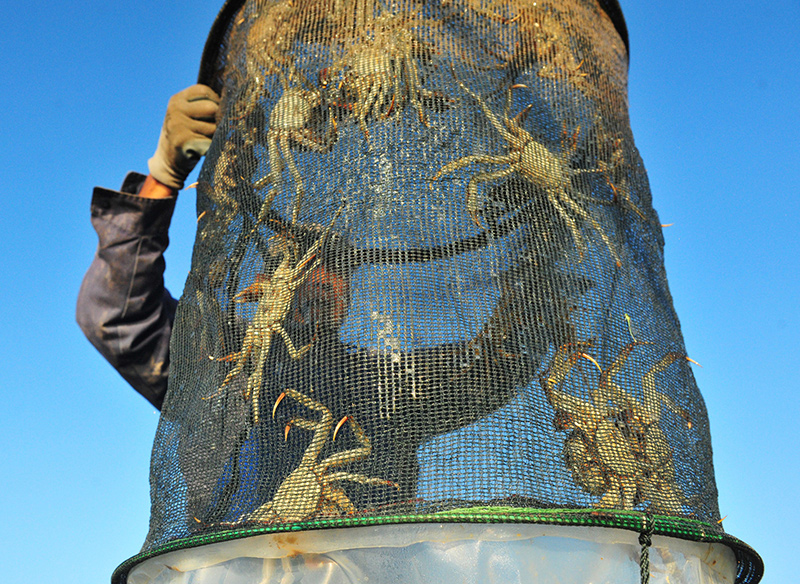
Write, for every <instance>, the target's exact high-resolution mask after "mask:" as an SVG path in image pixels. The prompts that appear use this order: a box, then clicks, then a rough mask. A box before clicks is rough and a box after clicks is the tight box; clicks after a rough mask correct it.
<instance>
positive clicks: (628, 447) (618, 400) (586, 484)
mask: <svg viewBox="0 0 800 584" xmlns="http://www.w3.org/2000/svg"><path fill="white" fill-rule="evenodd" d="M643 344H648V343H641V342H632V343H629V344H628V345H626V346H625V347H624V348H623V349H622V351H620V353H619V355H618V356H617V358H616V359H615V361H614V363H613V364H612V365H611V367H609V368H608V369H607V370H602V369H601V368H600V379H599V383H598V384H597V387H596V388H592V389H590V392H589V393H590V400H583V399H580V398H578V397H576V396H574V395H571V394H569V393H566V392H564V391H562V390H561V389H559V386H560V385H561V384H562V383H563V382H564V381H565V380H566V378H567V377H568V375H569V374H570V372H571V370H572V368H573V367H574V366H575V365H576V363H577V361H578V360H579V359H587V360H590V361H592V362H593V363H594V364H595V365H597V362H596V361H595V360H594V358H593V357H591V356H590V355H588V354H587V353H586V352H585V350H586V349H588V348H589V347H590V344H589V343H573V344H569V345H564V346H562V347H561V348H560V349H559V350H558V352H557V353H556V356H555V358H554V359H553V362H552V364H551V366H550V369H549V372H548V374H547V375H546V376H545V377H544V378H543V379H542V387H543V389H544V391H545V396H546V397H547V399H548V401H549V402H550V404H551V405H552V406H553V408H554V410H555V412H556V416H555V420H554V422H555V427H556V429H557V430H561V431H566V432H567V437H566V439H565V441H564V447H563V450H562V454H563V457H564V461H565V463H566V465H567V468H568V469H569V470H570V472H571V473H572V476H573V479H574V480H575V483H576V484H577V485H578V486H579V487H580V488H581V489H583V490H584V491H586V492H587V493H589V494H591V495H594V496H597V497H600V499H599V500H598V501H597V506H598V507H600V508H618V509H628V510H630V509H633V508H634V507H635V506H636V505H638V504H640V503H642V502H645V501H647V502H649V506H650V509H651V511H653V512H660V513H667V514H671V515H681V514H682V512H683V511H682V510H683V506H684V505H685V497H684V496H683V494H682V493H681V492H680V489H679V487H678V485H677V483H676V479H675V465H674V461H673V454H672V449H671V448H670V445H669V442H668V440H667V438H666V436H665V435H664V432H663V431H662V430H661V428H660V427H659V425H658V421H659V420H660V417H661V406H662V405H663V406H666V407H667V409H669V410H671V411H673V412H674V413H675V414H677V415H679V416H680V417H681V418H683V419H684V420H685V421H686V422H687V424H688V426H689V428H691V422H690V421H689V416H688V413H687V412H686V411H685V410H683V409H682V408H680V407H678V406H677V404H675V402H674V401H673V400H672V399H671V398H669V397H668V396H666V395H665V394H663V393H662V392H660V391H658V390H657V389H656V387H655V378H656V375H657V374H658V373H660V372H662V371H664V370H666V369H667V368H668V367H669V366H670V365H671V364H672V363H674V362H676V361H677V360H678V359H679V358H681V357H684V356H682V355H680V354H678V353H667V354H666V355H665V356H664V357H663V358H662V359H661V360H659V361H658V363H656V364H655V365H654V366H653V367H651V368H650V370H649V371H648V372H647V373H646V374H645V375H644V376H643V378H642V386H643V395H644V401H643V402H640V401H639V400H638V399H636V398H635V397H634V396H633V395H631V394H630V393H629V392H627V391H625V390H624V389H623V388H621V387H620V386H619V385H617V384H616V383H614V377H616V375H617V374H618V373H619V372H620V371H621V370H622V368H623V366H624V365H625V362H626V360H627V359H628V357H629V356H630V354H631V352H632V351H633V350H634V349H635V348H636V346H638V345H643ZM684 358H685V357H684ZM597 366H598V368H599V365H597Z"/></svg>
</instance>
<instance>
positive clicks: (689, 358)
mask: <svg viewBox="0 0 800 584" xmlns="http://www.w3.org/2000/svg"><path fill="white" fill-rule="evenodd" d="M686 360H687V361H689V363H694V364H695V365H697V366H698V367H702V365H700V363H698V362H697V361H695V360H694V359H692V358H691V357H686Z"/></svg>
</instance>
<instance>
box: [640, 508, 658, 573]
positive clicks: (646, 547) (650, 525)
mask: <svg viewBox="0 0 800 584" xmlns="http://www.w3.org/2000/svg"><path fill="white" fill-rule="evenodd" d="M654 528H655V521H654V520H653V518H652V517H651V516H650V515H645V517H644V524H643V525H642V532H641V533H640V534H639V545H641V546H642V551H641V555H640V556H639V577H640V579H641V584H649V583H650V546H651V545H652V543H653V529H654Z"/></svg>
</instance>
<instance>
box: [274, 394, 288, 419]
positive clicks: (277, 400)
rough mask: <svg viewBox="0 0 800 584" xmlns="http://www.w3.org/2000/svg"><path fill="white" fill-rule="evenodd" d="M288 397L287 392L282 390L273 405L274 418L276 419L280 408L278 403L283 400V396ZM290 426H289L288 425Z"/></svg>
mask: <svg viewBox="0 0 800 584" xmlns="http://www.w3.org/2000/svg"><path fill="white" fill-rule="evenodd" d="M285 397H286V392H285V391H282V392H281V394H280V395H279V396H278V399H276V400H275V405H274V406H272V419H273V420H274V419H275V412H276V411H277V410H278V404H279V403H281V402H282V401H283V398H285ZM287 428H288V426H287Z"/></svg>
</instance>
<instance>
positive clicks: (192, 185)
mask: <svg viewBox="0 0 800 584" xmlns="http://www.w3.org/2000/svg"><path fill="white" fill-rule="evenodd" d="M197 185H198V183H196V182H193V183H192V184H190V185H189V186H188V187H185V188H187V189H196V188H197Z"/></svg>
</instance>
